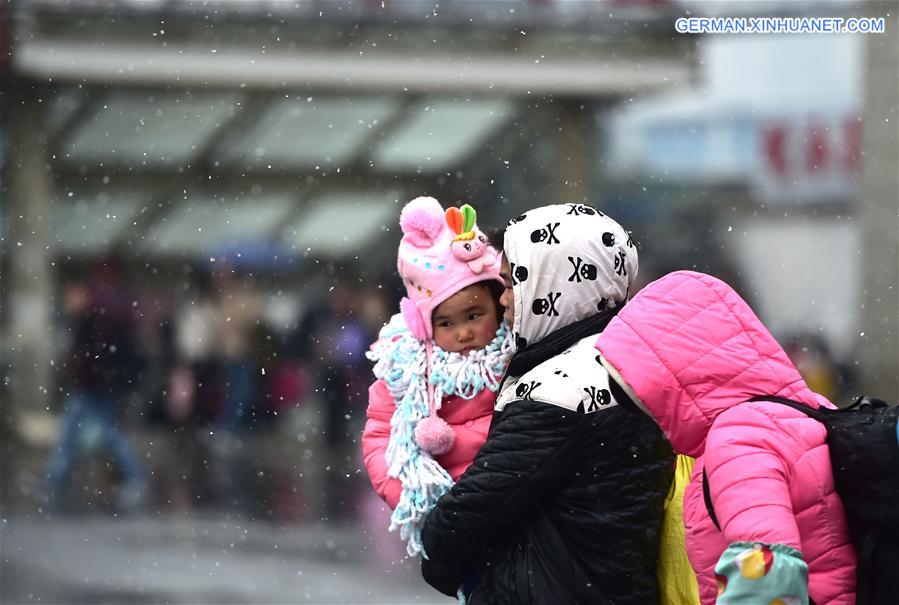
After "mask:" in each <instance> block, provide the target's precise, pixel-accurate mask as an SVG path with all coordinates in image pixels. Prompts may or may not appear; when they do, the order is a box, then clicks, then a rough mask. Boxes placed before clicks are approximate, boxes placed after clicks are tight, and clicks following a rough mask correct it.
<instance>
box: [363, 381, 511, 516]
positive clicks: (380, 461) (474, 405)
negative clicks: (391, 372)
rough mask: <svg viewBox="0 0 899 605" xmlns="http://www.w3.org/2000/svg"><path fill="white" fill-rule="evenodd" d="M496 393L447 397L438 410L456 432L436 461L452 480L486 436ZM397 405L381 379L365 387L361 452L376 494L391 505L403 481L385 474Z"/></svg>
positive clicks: (458, 474)
mask: <svg viewBox="0 0 899 605" xmlns="http://www.w3.org/2000/svg"><path fill="white" fill-rule="evenodd" d="M495 402H496V393H494V392H493V391H491V390H490V389H484V390H482V391H481V392H480V393H478V394H477V395H475V397H474V398H473V399H462V398H461V397H457V396H450V397H446V398H445V399H444V400H443V405H442V406H441V408H440V410H439V411H438V412H437V413H438V415H439V416H440V417H441V418H443V419H444V420H445V421H446V422H447V423H449V425H450V426H452V427H453V429H454V430H455V432H456V440H455V442H454V443H453V448H452V449H451V450H450V451H448V452H447V453H445V454H443V455H442V456H437V462H438V463H439V464H440V465H441V466H442V467H443V468H445V469H446V471H447V472H448V473H449V474H450V476H451V477H452V478H453V481H455V480H457V479H458V478H459V477H461V476H462V473H464V472H465V469H467V468H468V467H469V466H470V465H471V463H472V461H473V460H474V456H475V454H477V452H478V450H479V449H480V448H481V446H482V445H484V442H485V441H486V440H487V430H488V429H489V428H490V419H491V418H492V416H493V405H494V403H495ZM395 409H396V404H395V403H394V401H393V397H391V396H390V393H389V392H388V391H387V385H386V384H385V383H384V381H383V380H377V381H375V382H374V383H373V384H372V385H371V387H369V389H368V420H367V421H366V423H365V429H364V430H363V432H362V455H363V457H364V460H365V468H366V470H368V477H369V479H370V480H371V484H372V486H373V487H374V488H375V491H377V492H378V495H379V496H381V497H382V498H383V499H384V501H385V502H387V504H388V505H389V506H390V508H396V505H397V503H398V502H399V500H400V492H401V491H402V484H401V483H400V480H399V479H396V478H394V477H390V476H388V475H387V458H386V455H385V454H386V452H387V442H388V441H390V418H391V417H392V416H393V412H394V410H395Z"/></svg>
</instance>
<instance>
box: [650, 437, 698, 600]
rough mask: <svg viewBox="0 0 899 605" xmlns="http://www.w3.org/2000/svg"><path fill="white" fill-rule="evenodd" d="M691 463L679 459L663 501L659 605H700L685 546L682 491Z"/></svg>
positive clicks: (687, 458) (688, 477) (689, 459)
mask: <svg viewBox="0 0 899 605" xmlns="http://www.w3.org/2000/svg"><path fill="white" fill-rule="evenodd" d="M693 462H694V460H693V458H690V457H689V456H681V455H678V457H677V466H676V467H675V469H674V481H672V482H671V488H670V489H669V490H668V497H667V498H666V499H665V518H664V520H663V522H662V543H661V545H660V547H659V569H658V573H659V588H660V592H659V597H660V598H659V603H661V605H699V585H698V584H697V582H696V574H694V573H693V568H692V567H691V566H690V561H689V560H688V559H687V550H686V548H685V546H684V490H685V489H686V488H687V484H689V483H690V473H691V472H693Z"/></svg>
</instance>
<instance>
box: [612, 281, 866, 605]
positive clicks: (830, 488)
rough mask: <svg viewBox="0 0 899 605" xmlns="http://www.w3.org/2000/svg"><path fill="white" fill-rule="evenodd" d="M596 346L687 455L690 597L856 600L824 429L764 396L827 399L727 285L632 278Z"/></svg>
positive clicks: (833, 604) (852, 560)
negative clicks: (638, 284) (629, 292)
mask: <svg viewBox="0 0 899 605" xmlns="http://www.w3.org/2000/svg"><path fill="white" fill-rule="evenodd" d="M596 346H597V348H598V349H599V351H600V352H601V354H602V355H601V358H602V363H603V365H604V366H605V367H606V369H607V370H608V372H609V375H610V376H611V377H612V378H613V379H614V381H615V383H617V384H618V385H620V387H621V389H623V390H624V391H625V392H626V393H627V395H629V396H630V399H632V400H633V402H634V403H635V404H636V405H637V406H638V407H640V408H641V409H642V410H643V411H644V412H646V413H647V414H649V415H650V416H652V417H653V418H654V419H655V420H656V422H658V423H659V425H660V426H661V428H662V430H663V431H665V434H666V435H667V436H668V439H669V441H670V442H671V445H672V446H673V447H674V450H675V451H676V452H677V453H679V454H686V455H689V456H695V457H697V461H696V465H695V467H694V471H693V476H692V479H691V483H690V485H689V486H688V487H687V489H686V493H685V495H684V522H685V525H686V545H687V554H688V555H689V557H690V561H691V563H692V565H693V569H694V570H695V571H696V576H697V578H698V580H699V588H700V596H701V600H702V603H703V605H711V604H712V603H717V604H718V605H725V604H730V603H770V604H774V603H779V604H786V605H789V604H795V605H805V604H806V603H810V602H814V603H816V604H817V605H851V604H853V603H855V601H856V595H855V590H856V575H855V573H856V569H855V567H856V554H855V549H854V547H853V544H852V540H851V536H850V532H849V527H848V524H847V520H846V515H845V512H844V508H843V503H842V501H841V500H840V498H839V496H838V495H837V493H836V489H835V484H834V476H833V469H832V467H831V460H830V454H829V449H828V442H827V433H826V430H825V428H824V426H823V425H822V424H821V423H820V422H818V421H817V420H814V419H812V418H810V417H808V416H806V415H805V414H804V413H802V412H800V411H797V410H795V409H793V408H791V407H788V406H785V405H782V404H780V403H777V402H776V401H771V400H770V398H776V397H785V398H789V399H792V400H796V401H799V402H801V403H804V404H805V405H807V406H810V407H812V408H821V407H826V408H832V407H834V406H833V404H831V403H830V402H829V401H827V399H826V398H824V397H823V396H822V395H819V394H817V393H815V392H813V391H812V390H811V389H809V387H808V385H806V383H805V381H804V380H803V379H802V377H801V376H800V374H799V372H798V371H797V369H796V367H795V366H794V365H793V363H792V362H791V361H790V359H789V358H788V357H787V355H786V353H785V352H784V350H783V349H782V348H781V346H780V345H779V344H778V343H777V341H776V340H775V339H774V338H773V337H772V336H771V334H770V333H769V332H768V330H767V329H766V328H765V326H764V325H763V324H762V323H761V321H759V319H758V317H756V316H755V314H754V313H753V312H752V309H750V308H749V305H748V304H746V302H745V301H744V300H743V299H742V298H740V296H739V295H738V294H737V293H736V292H734V291H733V289H731V288H730V286H728V285H727V284H725V283H724V282H722V281H720V280H718V279H715V278H714V277H711V276H709V275H703V274H701V273H694V272H689V271H678V272H675V273H672V274H670V275H667V276H665V277H663V278H662V279H659V280H657V281H655V282H653V283H651V284H649V285H647V286H646V287H645V288H643V289H642V290H641V291H640V292H639V293H638V294H637V296H635V297H634V299H633V300H631V302H630V303H629V304H628V305H627V306H626V307H625V308H624V309H623V310H622V311H621V312H620V313H619V314H618V316H617V317H615V318H614V319H613V320H612V321H611V322H609V325H608V327H607V328H606V329H605V330H604V331H603V333H602V335H601V336H600V337H599V339H598V341H597V344H596ZM613 394H614V391H613ZM622 396H623V395H622ZM616 397H617V395H616ZM704 474H705V475H706V476H707V482H706V485H707V487H708V492H707V494H705V493H704V489H703V475H704ZM706 500H708V504H707V503H706ZM712 514H714V517H713V516H712ZM719 528H720V529H719Z"/></svg>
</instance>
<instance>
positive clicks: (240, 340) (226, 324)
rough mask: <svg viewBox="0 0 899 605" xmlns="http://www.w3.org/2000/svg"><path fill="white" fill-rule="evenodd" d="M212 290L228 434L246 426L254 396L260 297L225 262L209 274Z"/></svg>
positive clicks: (223, 424) (223, 419)
mask: <svg viewBox="0 0 899 605" xmlns="http://www.w3.org/2000/svg"><path fill="white" fill-rule="evenodd" d="M213 275H214V276H213V287H214V289H215V290H216V303H215V314H216V318H215V319H216V324H215V330H216V332H217V333H218V343H219V345H220V352H221V356H222V369H223V373H224V378H225V409H224V413H223V414H222V417H221V419H220V422H221V425H222V426H223V427H224V428H225V429H226V430H228V431H230V432H232V433H239V432H243V431H244V430H246V429H247V428H248V427H249V423H250V415H251V413H252V411H253V406H254V404H255V397H256V396H257V394H258V393H257V382H258V381H257V376H256V375H257V373H258V372H259V368H258V364H257V362H256V359H255V357H254V355H255V352H254V349H253V347H254V345H255V344H256V335H257V333H258V330H257V326H258V324H259V322H260V319H261V317H262V310H263V307H262V299H261V298H260V296H259V294H258V293H257V292H256V290H255V289H254V286H253V284H252V283H250V282H249V280H247V279H245V278H244V277H243V276H242V275H240V274H238V273H237V272H236V269H235V268H234V267H232V266H230V265H228V264H227V263H224V262H223V263H222V264H221V266H219V267H217V268H216V270H215V272H214V274H213Z"/></svg>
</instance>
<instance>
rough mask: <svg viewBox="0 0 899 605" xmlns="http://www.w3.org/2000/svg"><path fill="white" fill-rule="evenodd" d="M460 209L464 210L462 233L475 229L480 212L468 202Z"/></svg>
mask: <svg viewBox="0 0 899 605" xmlns="http://www.w3.org/2000/svg"><path fill="white" fill-rule="evenodd" d="M460 210H461V212H462V233H468V232H469V231H471V230H472V229H474V224H475V221H476V220H477V218H478V213H477V212H475V210H474V208H472V207H471V206H469V205H468V204H464V205H463V206H462V208H461V209H460Z"/></svg>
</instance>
